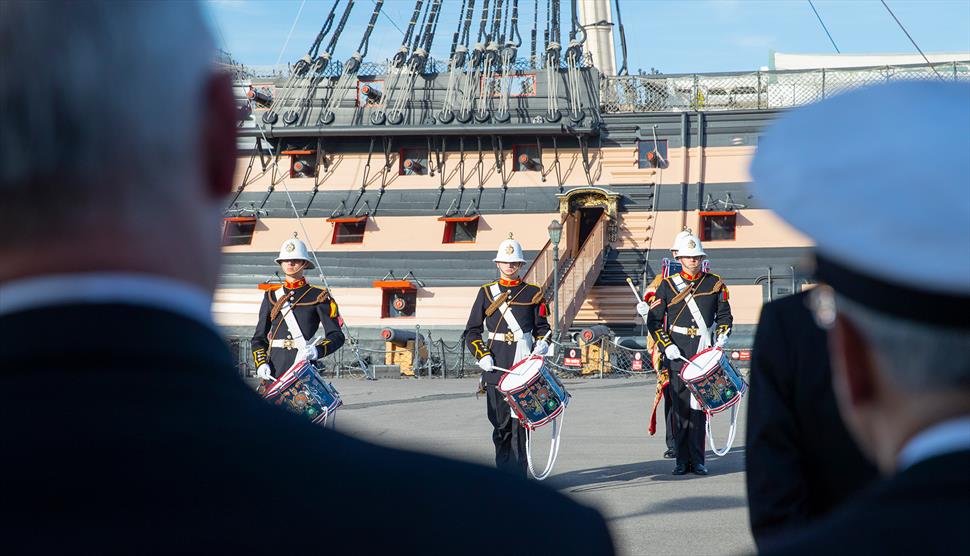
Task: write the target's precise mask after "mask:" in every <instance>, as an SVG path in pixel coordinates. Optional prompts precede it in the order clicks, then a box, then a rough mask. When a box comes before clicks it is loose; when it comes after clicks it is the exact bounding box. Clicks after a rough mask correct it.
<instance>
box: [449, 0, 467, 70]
mask: <svg viewBox="0 0 970 556" xmlns="http://www.w3.org/2000/svg"><path fill="white" fill-rule="evenodd" d="M467 4H468V0H461V9H460V10H458V27H457V28H456V29H455V33H454V34H453V35H452V36H451V50H450V53H451V57H452V58H454V57H455V49H456V48H458V41H459V37H460V36H461V26H462V24H463V23H464V22H463V21H462V18H461V14H463V13H464V12H465V6H466V5H467Z"/></svg>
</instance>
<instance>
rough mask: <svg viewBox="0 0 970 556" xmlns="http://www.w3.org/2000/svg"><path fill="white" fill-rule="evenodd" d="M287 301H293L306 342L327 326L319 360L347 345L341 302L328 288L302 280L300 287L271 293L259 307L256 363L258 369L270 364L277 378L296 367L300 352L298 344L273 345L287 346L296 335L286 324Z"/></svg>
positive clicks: (254, 340) (281, 287)
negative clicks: (284, 305)
mask: <svg viewBox="0 0 970 556" xmlns="http://www.w3.org/2000/svg"><path fill="white" fill-rule="evenodd" d="M294 286H295V287H294ZM284 299H288V300H289V303H290V306H291V309H290V310H292V312H293V317H294V318H295V319H296V323H297V325H298V326H299V327H300V333H301V334H302V336H303V339H304V340H310V338H311V337H313V335H314V334H316V332H317V328H319V327H320V326H323V330H324V334H325V335H326V338H325V339H324V340H323V341H322V342H320V343H319V344H317V351H318V353H319V357H321V358H322V357H326V356H327V355H330V354H331V353H333V352H335V351H337V350H338V349H340V346H342V345H343V344H344V335H343V332H341V331H340V313H339V312H338V310H337V302H336V301H334V300H333V298H332V297H331V296H330V292H328V291H327V290H326V288H321V287H317V286H312V285H310V284H308V283H307V282H306V281H305V280H301V281H300V282H297V283H296V284H292V285H291V284H286V285H283V286H280V287H277V288H275V289H272V290H269V291H267V292H266V294H265V295H264V296H263V303H262V305H260V307H259V322H257V323H256V332H255V333H254V334H253V339H252V348H253V361H254V362H255V364H256V366H257V367H259V366H260V365H262V364H263V363H267V362H268V363H269V365H270V367H271V368H272V370H273V376H274V377H277V378H278V377H279V376H280V375H281V374H283V373H285V372H286V370H287V369H289V368H290V367H291V366H292V365H293V362H294V361H295V360H296V355H297V352H298V349H299V346H298V345H297V344H296V343H292V344H291V343H289V342H286V345H283V346H279V345H277V346H273V345H272V344H273V340H283V341H284V342H285V341H286V340H292V339H293V332H292V331H291V330H290V329H289V327H288V324H287V322H286V312H287V311H286V309H284V308H283V304H284Z"/></svg>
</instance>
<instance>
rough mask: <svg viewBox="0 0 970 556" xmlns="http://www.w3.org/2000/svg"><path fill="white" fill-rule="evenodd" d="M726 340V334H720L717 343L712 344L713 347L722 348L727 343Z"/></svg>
mask: <svg viewBox="0 0 970 556" xmlns="http://www.w3.org/2000/svg"><path fill="white" fill-rule="evenodd" d="M727 339H728V337H727V334H721V335H720V336H718V337H717V341H715V342H714V347H716V348H723V347H724V344H726V343H727Z"/></svg>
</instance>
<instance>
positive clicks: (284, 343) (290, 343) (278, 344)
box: [269, 338, 306, 349]
mask: <svg viewBox="0 0 970 556" xmlns="http://www.w3.org/2000/svg"><path fill="white" fill-rule="evenodd" d="M305 344H306V342H304V341H303V338H300V339H299V340H297V339H290V338H286V339H282V340H273V341H271V342H270V343H269V345H270V346H271V347H274V348H283V349H300V348H301V347H303V346H304V345H305Z"/></svg>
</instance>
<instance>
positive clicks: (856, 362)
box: [829, 315, 877, 407]
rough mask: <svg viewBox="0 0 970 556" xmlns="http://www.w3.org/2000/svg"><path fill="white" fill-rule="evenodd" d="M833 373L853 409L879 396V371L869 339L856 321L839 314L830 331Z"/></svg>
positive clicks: (846, 400)
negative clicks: (875, 365) (870, 352)
mask: <svg viewBox="0 0 970 556" xmlns="http://www.w3.org/2000/svg"><path fill="white" fill-rule="evenodd" d="M829 341H830V342H831V344H832V346H831V347H832V349H831V350H830V351H831V353H832V358H833V361H832V363H833V365H832V370H833V372H834V373H836V374H837V375H840V376H838V378H839V379H840V380H841V387H842V388H840V389H841V390H842V392H841V393H840V394H841V395H842V396H844V397H845V398H846V399H844V400H843V402H846V403H849V404H851V405H852V406H853V407H855V406H860V405H864V404H866V403H868V402H870V401H872V400H873V398H874V397H875V395H876V390H877V387H876V384H877V378H876V373H877V371H876V369H875V367H874V366H873V359H872V357H870V354H869V347H868V345H867V344H866V341H865V338H864V337H863V336H862V334H861V333H860V332H859V329H858V328H857V327H856V325H855V324H853V323H852V321H850V320H847V319H846V318H845V317H843V316H842V315H837V316H836V318H835V324H834V326H833V328H832V330H830V331H829Z"/></svg>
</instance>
